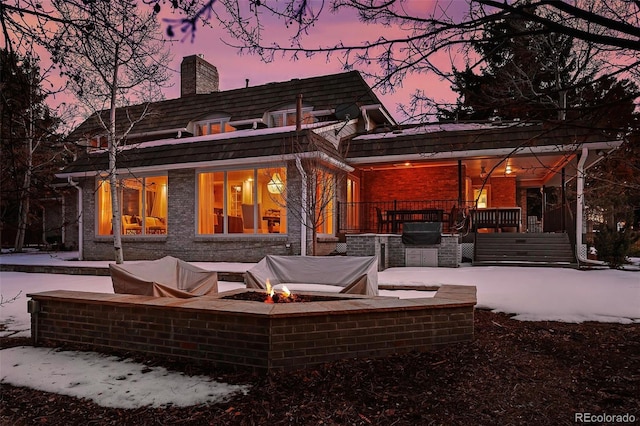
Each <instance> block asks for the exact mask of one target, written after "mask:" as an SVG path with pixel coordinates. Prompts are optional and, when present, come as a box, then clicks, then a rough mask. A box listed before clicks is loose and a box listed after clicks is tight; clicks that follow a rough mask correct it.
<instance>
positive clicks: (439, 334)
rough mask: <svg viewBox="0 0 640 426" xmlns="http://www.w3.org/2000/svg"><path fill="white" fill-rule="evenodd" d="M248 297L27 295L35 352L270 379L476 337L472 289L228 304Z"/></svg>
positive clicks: (470, 287) (474, 298)
mask: <svg viewBox="0 0 640 426" xmlns="http://www.w3.org/2000/svg"><path fill="white" fill-rule="evenodd" d="M243 291H249V290H237V291H234V292H227V293H221V294H219V295H217V296H215V297H209V296H208V297H200V298H192V299H174V298H158V297H148V296H135V295H127V294H104V293H87V292H77V291H62V290H58V291H49V292H44V293H37V294H29V295H28V297H30V298H31V300H30V301H29V312H31V332H32V338H33V341H34V344H36V345H44V346H58V345H62V344H68V343H71V344H79V345H83V346H88V347H90V348H93V350H95V351H110V352H112V351H116V352H137V353H142V354H154V355H161V356H167V357H172V358H179V359H183V360H185V361H191V362H197V363H205V364H210V365H213V366H226V367H228V366H233V367H239V368H243V369H251V370H254V371H263V372H264V371H270V370H282V369H291V368H294V369H296V368H305V367H308V366H311V365H314V364H319V363H323V362H327V361H333V360H337V359H343V358H352V357H379V356H385V355H390V354H393V353H405V352H409V351H413V350H419V351H424V350H428V349H431V348H434V347H437V346H440V345H446V344H451V343H457V342H465V341H471V340H472V339H473V310H474V306H475V303H476V289H475V287H472V286H450V285H445V286H442V287H441V288H440V290H439V291H438V292H437V293H436V295H435V297H433V298H422V299H397V298H392V297H363V296H355V295H336V296H340V297H341V299H340V300H335V301H321V302H308V303H287V304H271V305H270V304H265V303H259V302H250V301H241V300H223V299H221V297H222V296H225V295H229V294H232V293H237V292H243ZM307 294H313V293H307ZM318 294H319V293H318ZM323 294H324V295H326V293H323Z"/></svg>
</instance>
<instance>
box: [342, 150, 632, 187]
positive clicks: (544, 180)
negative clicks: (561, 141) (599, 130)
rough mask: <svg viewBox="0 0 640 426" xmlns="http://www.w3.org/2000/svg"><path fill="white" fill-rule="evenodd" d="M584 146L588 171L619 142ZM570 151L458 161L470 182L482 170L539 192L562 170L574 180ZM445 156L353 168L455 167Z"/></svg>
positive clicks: (576, 154)
mask: <svg viewBox="0 0 640 426" xmlns="http://www.w3.org/2000/svg"><path fill="white" fill-rule="evenodd" d="M584 146H587V147H588V148H589V155H588V157H587V161H586V163H585V165H586V168H587V169H588V168H589V167H591V166H593V165H595V164H596V163H597V162H598V161H600V160H601V159H602V158H604V154H606V153H607V152H609V151H611V150H613V149H615V148H617V147H618V146H619V142H616V141H614V142H602V143H591V144H584ZM573 148H574V149H573V150H569V149H567V150H566V152H557V151H556V152H550V153H549V152H536V153H532V152H526V153H525V152H521V153H518V154H514V155H511V156H509V157H507V156H506V155H505V154H504V153H502V152H501V153H500V155H495V154H494V155H490V154H489V153H484V154H483V155H477V156H473V155H468V156H464V155H460V158H459V160H460V161H461V163H462V165H463V166H465V167H466V174H467V176H468V177H471V178H474V179H476V178H480V177H481V173H482V169H483V167H484V171H485V173H487V174H490V175H491V177H513V178H515V179H516V180H517V181H518V182H519V185H520V186H521V187H523V188H527V187H529V188H539V187H541V186H543V185H545V186H560V185H561V181H562V177H561V173H562V168H563V167H564V169H565V180H566V181H570V180H571V179H573V178H575V176H576V170H577V161H578V159H579V156H580V150H577V147H573ZM449 154H450V155H449V156H448V157H449V158H433V157H434V156H430V155H422V156H419V157H416V156H411V157H409V156H407V157H406V158H405V160H404V161H402V159H400V158H396V159H393V160H394V161H386V162H368V163H359V164H357V165H355V164H354V166H356V167H357V168H360V169H365V170H390V169H406V168H419V167H438V166H452V165H457V164H458V159H456V158H451V157H452V156H454V155H455V153H449ZM458 154H462V153H458ZM388 160H391V159H388ZM507 165H508V166H509V167H510V169H511V173H507Z"/></svg>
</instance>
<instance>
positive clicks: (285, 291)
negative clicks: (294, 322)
mask: <svg viewBox="0 0 640 426" xmlns="http://www.w3.org/2000/svg"><path fill="white" fill-rule="evenodd" d="M282 295H283V296H284V297H286V298H289V297H291V292H290V291H289V289H288V288H287V286H286V285H283V286H282Z"/></svg>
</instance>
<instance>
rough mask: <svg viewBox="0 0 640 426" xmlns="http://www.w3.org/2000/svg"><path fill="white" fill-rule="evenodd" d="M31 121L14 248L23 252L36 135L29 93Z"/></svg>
mask: <svg viewBox="0 0 640 426" xmlns="http://www.w3.org/2000/svg"><path fill="white" fill-rule="evenodd" d="M29 100H30V102H29V123H25V124H26V125H25V129H26V130H27V169H26V171H25V173H24V179H23V181H22V188H21V190H20V210H19V214H18V232H17V234H16V241H15V247H14V250H15V251H17V252H21V251H22V250H23V249H24V239H25V235H26V233H27V224H28V221H29V206H30V204H31V194H30V192H29V188H30V187H31V174H32V172H33V135H34V124H33V120H34V116H33V98H32V97H31V95H29Z"/></svg>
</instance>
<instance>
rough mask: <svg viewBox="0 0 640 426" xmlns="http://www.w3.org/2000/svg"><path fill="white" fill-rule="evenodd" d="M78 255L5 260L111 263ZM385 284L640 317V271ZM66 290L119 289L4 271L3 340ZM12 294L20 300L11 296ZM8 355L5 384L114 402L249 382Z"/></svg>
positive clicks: (472, 270) (78, 358) (518, 310)
mask: <svg viewBox="0 0 640 426" xmlns="http://www.w3.org/2000/svg"><path fill="white" fill-rule="evenodd" d="M75 255H77V253H76V254H75ZM73 256H74V253H61V254H55V255H53V256H52V255H48V254H26V255H17V254H15V255H2V256H0V263H4V264H32V265H43V264H47V265H55V264H58V265H74V266H80V265H83V266H106V265H107V264H108V262H80V261H71V260H67V259H71V258H73ZM636 261H637V259H636ZM194 264H196V265H198V266H200V267H203V268H205V269H211V270H218V271H229V272H231V271H234V272H239V271H240V272H241V271H246V270H247V269H249V268H251V267H252V266H253V265H254V264H249V263H202V262H196V263H194ZM378 281H379V284H380V285H387V286H392V285H402V286H408V285H416V286H417V285H421V286H424V285H441V284H462V285H475V286H476V287H477V296H478V305H477V307H478V308H482V309H490V310H492V311H495V312H504V313H509V314H513V315H514V317H513V318H514V319H516V320H522V321H563V322H574V323H579V322H585V321H598V322H617V323H623V324H630V323H636V324H637V323H640V273H638V272H632V271H621V270H592V271H579V270H574V269H561V268H539V267H470V266H464V267H461V268H455V269H453V268H392V269H388V270H386V271H383V272H380V273H379V274H378ZM242 287H244V285H243V284H242V283H232V282H220V283H219V288H220V291H226V290H231V289H236V288H242ZM58 289H64V290H77V291H90V292H101V293H112V292H113V288H112V285H111V278H110V277H108V276H106V277H98V276H78V275H56V274H31V273H20V272H1V273H0V293H1V294H2V300H3V301H5V303H4V304H3V306H2V307H0V338H1V337H7V336H13V337H19V336H21V337H28V336H30V316H29V314H28V313H27V308H26V301H27V297H26V294H27V293H37V292H42V291H48V290H58ZM380 294H381V295H383V296H396V297H400V298H415V297H430V296H432V295H433V292H423V291H412V290H397V291H390V290H381V291H380ZM16 296H17V297H16ZM14 297H16V299H15V300H14V301H12V302H7V301H9V300H11V299H12V298H14ZM0 357H1V359H0V382H2V383H8V384H12V385H14V386H27V387H31V388H34V389H39V390H44V391H47V392H55V393H60V394H66V395H71V396H76V397H80V398H90V399H92V400H94V401H95V402H96V403H98V404H100V405H104V406H109V407H121V408H134V407H139V406H146V405H152V406H162V405H166V404H174V405H197V404H202V403H212V402H216V401H221V400H224V398H225V397H228V396H230V395H231V394H233V393H234V392H244V391H246V388H243V387H237V386H230V385H227V384H224V383H217V382H215V381H212V380H211V379H210V378H208V377H188V376H186V375H184V374H181V373H175V372H169V371H166V370H164V369H162V368H159V367H153V368H149V367H147V366H145V365H142V364H136V363H133V362H132V361H130V360H122V359H118V358H113V357H106V356H104V355H100V354H97V353H92V352H72V351H59V350H56V349H50V348H34V347H18V348H10V349H4V350H2V351H0ZM152 373H153V374H152Z"/></svg>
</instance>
